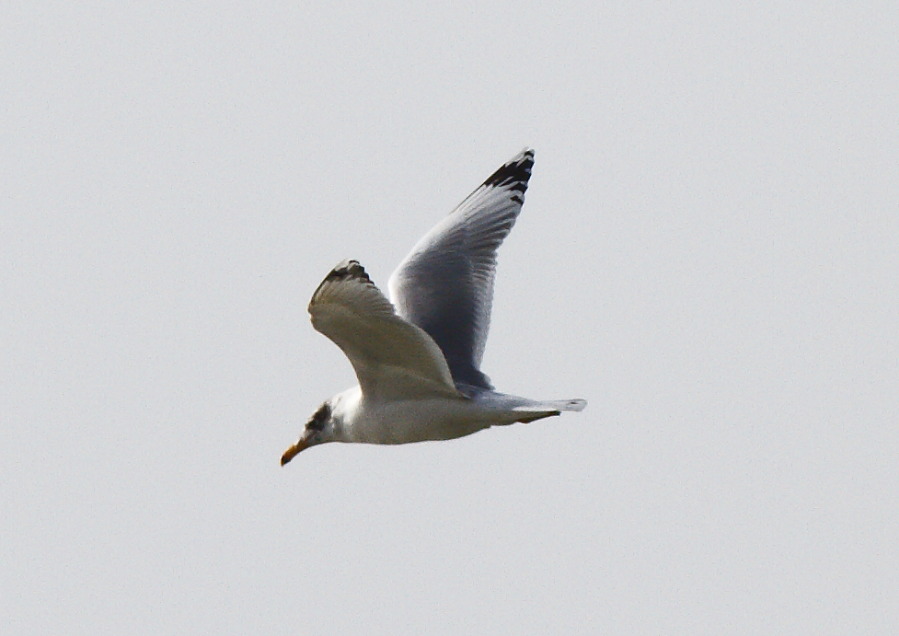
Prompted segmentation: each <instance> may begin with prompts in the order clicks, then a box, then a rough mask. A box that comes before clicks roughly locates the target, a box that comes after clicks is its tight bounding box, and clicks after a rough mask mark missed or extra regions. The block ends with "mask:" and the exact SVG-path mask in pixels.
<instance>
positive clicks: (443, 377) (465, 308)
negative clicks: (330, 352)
mask: <svg viewBox="0 0 899 636" xmlns="http://www.w3.org/2000/svg"><path fill="white" fill-rule="evenodd" d="M533 165H534V151H533V150H531V149H529V148H526V149H524V150H523V151H522V152H520V153H519V154H518V155H516V156H515V157H514V158H512V159H511V160H510V161H509V162H508V163H506V164H505V165H503V166H502V167H500V168H499V169H498V170H497V171H496V172H494V173H493V174H492V175H490V176H489V177H488V178H487V180H486V181H484V183H482V184H481V185H480V186H479V187H478V188H477V189H476V190H475V191H474V192H472V193H471V194H470V195H469V196H468V197H467V198H466V199H465V200H464V201H462V203H460V204H459V205H458V207H456V209H455V210H453V211H452V212H451V213H450V214H449V215H448V216H446V217H444V219H443V220H442V221H441V222H440V223H438V224H437V225H436V226H435V227H434V228H433V229H432V230H431V231H430V232H428V233H427V234H425V235H424V237H422V239H421V240H420V241H418V243H417V244H416V245H415V247H413V248H412V251H411V252H410V253H409V255H408V256H406V258H405V259H404V260H403V262H402V263H400V265H399V267H397V269H396V271H395V272H393V274H392V275H391V277H390V281H389V283H388V287H389V289H390V298H391V300H392V301H393V302H392V304H391V302H390V301H389V300H387V298H386V297H385V296H384V294H383V293H382V292H381V290H379V289H378V288H377V287H376V286H375V284H374V283H373V282H372V281H371V278H369V276H368V274H366V272H365V270H364V269H363V268H362V265H360V264H359V262H358V261H354V260H346V261H343V262H341V263H339V264H338V265H337V266H336V267H335V268H334V269H333V270H331V272H330V273H329V274H328V275H327V276H325V279H324V280H323V281H322V283H321V284H320V285H319V286H318V289H316V290H315V293H314V294H313V295H312V300H311V301H310V303H309V314H310V316H311V317H312V326H313V327H315V329H316V330H318V331H319V332H321V333H323V334H324V335H325V336H327V337H328V338H330V339H331V340H332V341H333V342H334V344H336V345H337V346H338V347H340V348H341V349H342V350H343V352H344V353H345V354H346V356H347V358H349V360H350V363H351V364H352V365H353V370H354V371H355V372H356V378H357V379H358V380H359V385H358V386H354V387H353V388H351V389H348V390H346V391H343V392H342V393H338V394H337V395H335V396H334V397H332V398H330V399H328V400H326V401H325V402H324V403H323V404H322V405H321V406H320V407H319V408H318V410H317V411H316V412H315V414H314V415H313V416H312V417H311V418H310V419H309V421H308V422H307V423H306V426H305V429H304V430H303V432H302V433H301V434H300V437H299V439H298V440H297V442H296V443H295V444H293V445H292V446H291V447H290V448H288V449H287V450H286V451H284V454H283V455H282V456H281V464H282V465H284V464H286V463H287V462H289V461H290V460H291V459H293V458H294V457H295V456H296V455H297V453H299V452H300V451H302V450H305V449H307V448H309V447H310V446H316V445H318V444H324V443H325V442H355V443H365V444H407V443H410V442H422V441H427V440H445V439H454V438H456V437H463V436H465V435H470V434H472V433H475V432H477V431H480V430H482V429H485V428H489V427H491V426H500V425H506V424H513V423H515V422H533V421H534V420H539V419H542V418H544V417H550V416H553V415H559V414H560V413H561V412H562V411H581V410H583V408H584V407H585V406H587V402H586V401H584V400H578V399H572V400H551V401H543V400H529V399H527V398H523V397H517V396H514V395H506V394H503V393H498V392H496V391H494V390H493V386H492V385H491V383H490V380H489V378H488V377H487V376H486V375H484V373H483V372H482V371H481V370H480V365H481V358H482V357H483V355H484V345H485V344H486V341H487V330H488V327H489V324H490V308H491V304H492V300H493V280H494V276H495V272H496V251H497V249H498V248H499V246H500V243H502V242H503V239H505V238H506V236H507V235H508V234H509V231H510V230H511V229H512V226H513V225H514V224H515V219H517V218H518V214H519V212H521V206H522V204H523V203H524V194H525V191H526V190H527V187H528V179H530V177H531V168H532V167H533Z"/></svg>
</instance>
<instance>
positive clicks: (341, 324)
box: [309, 261, 459, 400]
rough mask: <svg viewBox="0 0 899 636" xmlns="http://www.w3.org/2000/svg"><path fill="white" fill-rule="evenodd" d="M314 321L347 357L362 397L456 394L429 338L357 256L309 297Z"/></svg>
mask: <svg viewBox="0 0 899 636" xmlns="http://www.w3.org/2000/svg"><path fill="white" fill-rule="evenodd" d="M309 314H310V316H311V317H312V325H313V326H314V327H315V328H316V329H317V330H318V331H320V332H321V333H323V334H324V335H326V336H327V337H328V338H330V339H331V340H333V341H334V343H335V344H336V345H337V346H338V347H340V348H341V349H342V350H343V352H344V353H345V354H346V356H347V358H349V360H350V363H352V365H353V369H354V370H355V372H356V377H357V378H358V379H359V386H360V387H361V388H362V393H363V395H364V396H366V397H368V398H372V399H383V400H393V399H408V398H414V397H420V396H425V395H434V394H440V395H451V396H458V395H459V394H458V392H457V391H456V389H455V387H454V385H453V381H452V376H451V375H450V370H449V367H448V366H447V364H446V359H445V358H444V357H443V354H442V353H441V351H440V348H439V347H438V346H437V345H436V344H435V343H434V341H433V340H432V339H431V337H430V336H429V335H428V334H427V333H425V332H424V331H422V330H421V329H420V328H418V327H416V326H415V325H413V324H412V323H409V322H407V321H405V320H403V319H402V318H400V317H399V316H397V315H396V313H395V312H394V310H393V305H391V304H390V301H388V300H387V298H385V297H384V294H382V293H381V291H380V290H379V289H378V288H377V287H376V286H375V284H374V283H372V282H371V279H370V278H369V277H368V274H366V273H365V270H364V269H363V268H362V266H361V265H360V264H359V263H358V262H357V261H343V262H342V263H340V264H338V265H337V267H335V268H334V269H333V270H331V273H330V274H328V275H327V276H326V277H325V280H323V281H322V283H321V285H319V286H318V289H316V290H315V293H314V294H313V295H312V300H311V301H310V302H309Z"/></svg>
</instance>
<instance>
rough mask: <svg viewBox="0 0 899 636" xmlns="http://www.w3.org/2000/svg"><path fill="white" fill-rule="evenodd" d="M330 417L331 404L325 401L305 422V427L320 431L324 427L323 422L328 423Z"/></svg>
mask: <svg viewBox="0 0 899 636" xmlns="http://www.w3.org/2000/svg"><path fill="white" fill-rule="evenodd" d="M330 418H331V405H330V404H328V403H327V402H325V403H324V404H322V405H321V406H320V407H318V410H317V411H316V412H315V415H313V416H312V417H311V418H310V419H309V421H308V422H306V428H307V429H311V430H313V431H318V432H321V431H323V430H324V429H325V424H327V423H328V420H329V419H330Z"/></svg>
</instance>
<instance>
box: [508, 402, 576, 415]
mask: <svg viewBox="0 0 899 636" xmlns="http://www.w3.org/2000/svg"><path fill="white" fill-rule="evenodd" d="M586 406H587V400H549V401H547V402H533V403H531V404H525V405H522V406H518V407H515V410H516V411H531V412H533V411H559V412H561V411H583V410H584V408H585V407H586ZM557 414H558V413H557Z"/></svg>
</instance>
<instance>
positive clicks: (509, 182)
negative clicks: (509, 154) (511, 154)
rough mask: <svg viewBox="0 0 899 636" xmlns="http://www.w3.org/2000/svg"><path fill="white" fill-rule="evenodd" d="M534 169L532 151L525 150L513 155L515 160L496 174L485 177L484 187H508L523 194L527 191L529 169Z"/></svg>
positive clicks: (529, 149) (530, 149)
mask: <svg viewBox="0 0 899 636" xmlns="http://www.w3.org/2000/svg"><path fill="white" fill-rule="evenodd" d="M533 167H534V150H533V149H532V148H525V149H524V150H522V151H521V152H520V153H518V154H517V155H515V158H514V159H512V160H511V161H509V162H507V163H506V164H504V165H503V166H502V167H500V168H499V169H498V170H497V171H496V172H494V173H493V174H492V175H490V176H489V177H487V180H486V181H484V185H485V186H492V187H495V188H499V187H508V188H509V189H510V190H517V191H518V192H521V193H522V194H524V192H525V190H527V189H528V179H530V178H531V168H533Z"/></svg>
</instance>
